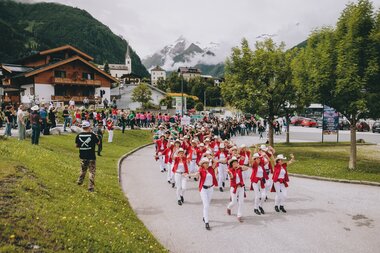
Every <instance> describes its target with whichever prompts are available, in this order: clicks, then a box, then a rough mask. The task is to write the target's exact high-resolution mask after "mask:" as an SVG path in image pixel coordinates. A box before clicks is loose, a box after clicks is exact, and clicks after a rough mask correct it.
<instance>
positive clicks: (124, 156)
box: [117, 142, 154, 186]
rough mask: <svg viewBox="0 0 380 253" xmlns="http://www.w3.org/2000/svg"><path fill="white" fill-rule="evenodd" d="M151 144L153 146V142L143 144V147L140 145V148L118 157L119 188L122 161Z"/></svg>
mask: <svg viewBox="0 0 380 253" xmlns="http://www.w3.org/2000/svg"><path fill="white" fill-rule="evenodd" d="M153 144H154V143H153V142H151V143H147V144H144V145H142V146H140V147H137V148H135V149H133V150H131V151H129V152H128V153H126V154H124V155H123V156H122V157H120V159H119V160H118V161H117V177H118V180H119V184H120V186H121V178H120V174H121V164H122V163H123V161H124V159H126V158H127V157H128V156H130V155H132V154H133V153H135V152H137V151H139V150H140V149H143V148H146V147H148V146H150V145H153Z"/></svg>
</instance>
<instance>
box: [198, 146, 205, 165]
mask: <svg viewBox="0 0 380 253" xmlns="http://www.w3.org/2000/svg"><path fill="white" fill-rule="evenodd" d="M204 153H206V149H203V150H201V149H200V148H199V149H197V164H198V163H199V161H200V160H201V158H202V156H203V154H204Z"/></svg>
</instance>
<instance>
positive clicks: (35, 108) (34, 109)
mask: <svg viewBox="0 0 380 253" xmlns="http://www.w3.org/2000/svg"><path fill="white" fill-rule="evenodd" d="M30 109H31V110H32V111H38V109H40V108H39V107H38V105H35V106H33V107H32V108H30Z"/></svg>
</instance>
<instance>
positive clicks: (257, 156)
mask: <svg viewBox="0 0 380 253" xmlns="http://www.w3.org/2000/svg"><path fill="white" fill-rule="evenodd" d="M252 157H253V158H259V157H260V155H259V153H254V154H253V156H252Z"/></svg>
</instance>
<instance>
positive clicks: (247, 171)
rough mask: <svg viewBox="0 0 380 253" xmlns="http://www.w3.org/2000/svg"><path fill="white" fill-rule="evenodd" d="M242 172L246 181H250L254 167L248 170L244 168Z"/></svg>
mask: <svg viewBox="0 0 380 253" xmlns="http://www.w3.org/2000/svg"><path fill="white" fill-rule="evenodd" d="M244 166H248V165H244ZM242 174H243V180H244V182H249V181H250V177H251V174H252V169H251V168H249V169H248V170H244V171H243V172H242Z"/></svg>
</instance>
